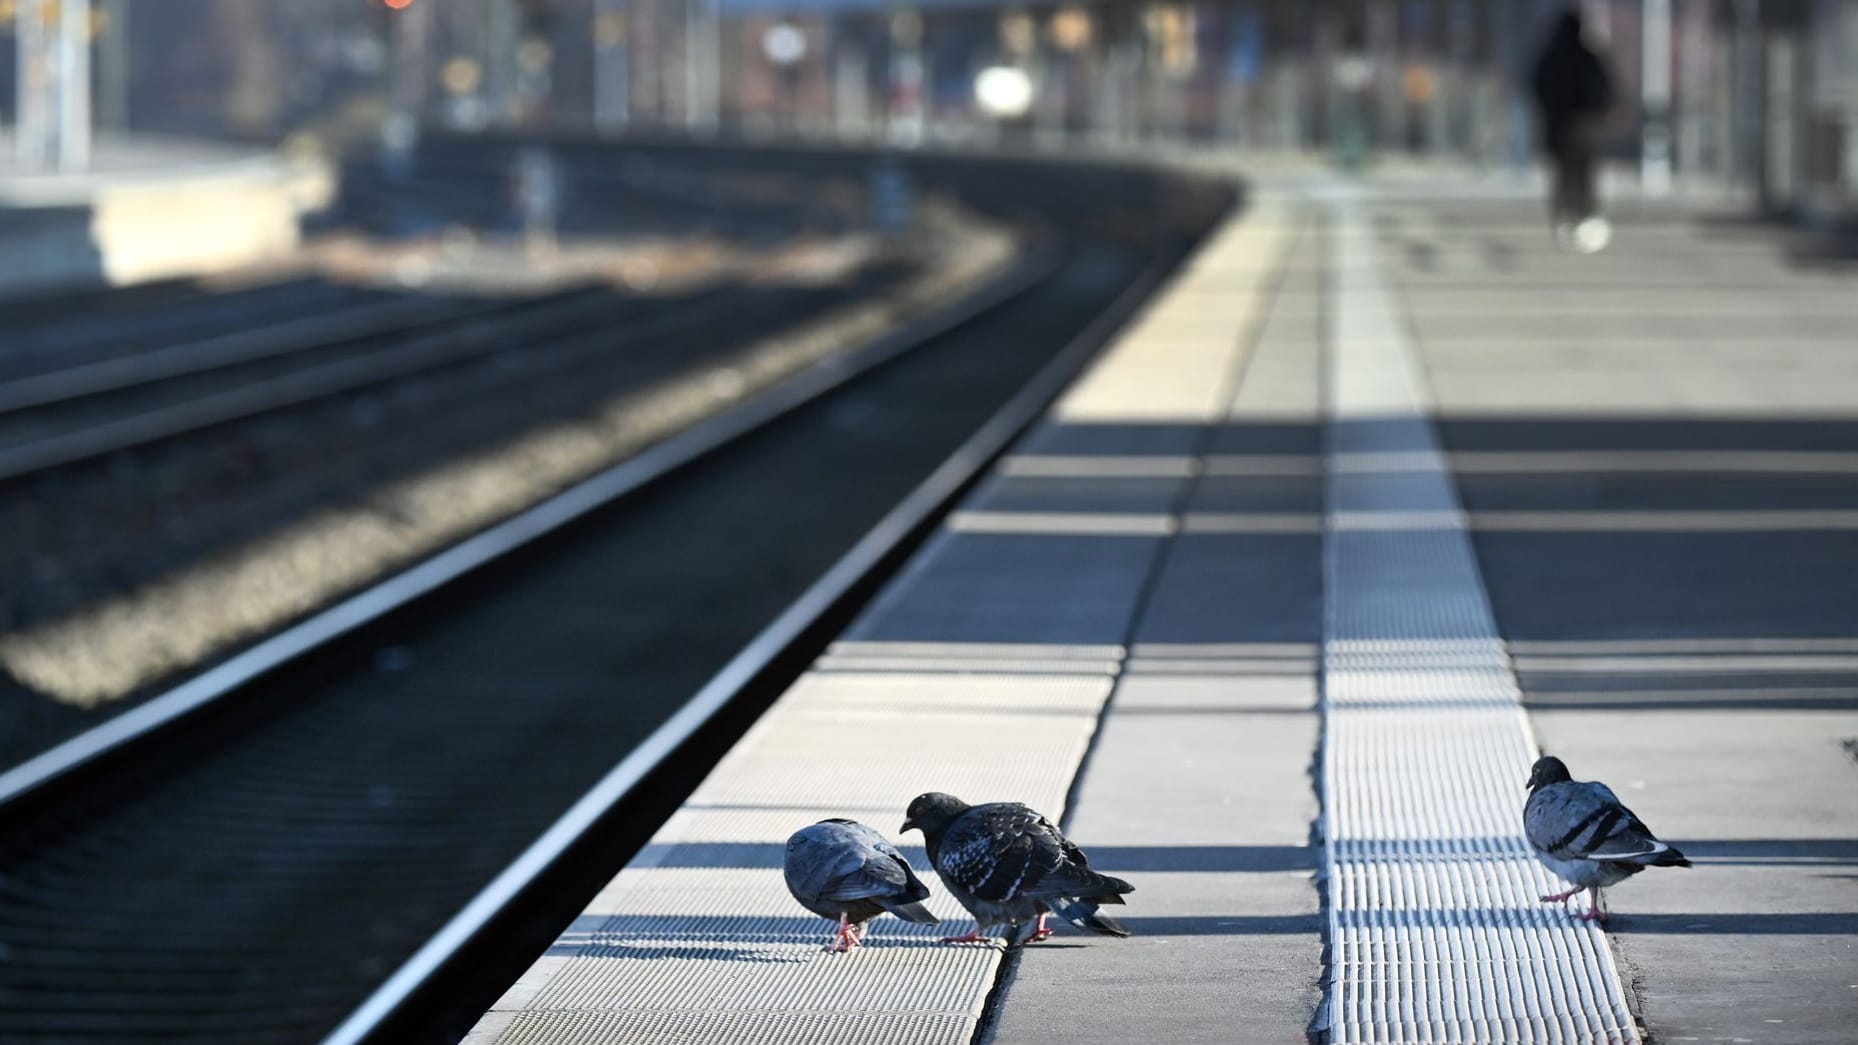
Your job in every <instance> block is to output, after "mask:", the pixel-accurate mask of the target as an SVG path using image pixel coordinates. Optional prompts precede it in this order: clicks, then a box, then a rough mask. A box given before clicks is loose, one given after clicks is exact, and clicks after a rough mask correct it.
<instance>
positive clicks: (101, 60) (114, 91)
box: [97, 0, 129, 130]
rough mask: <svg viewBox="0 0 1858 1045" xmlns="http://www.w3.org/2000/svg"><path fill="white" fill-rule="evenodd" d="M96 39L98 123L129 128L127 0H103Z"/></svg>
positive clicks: (123, 128) (105, 125) (122, 128)
mask: <svg viewBox="0 0 1858 1045" xmlns="http://www.w3.org/2000/svg"><path fill="white" fill-rule="evenodd" d="M102 10H103V32H102V34H101V35H100V36H99V37H98V39H97V123H98V124H99V125H101V126H104V127H111V128H115V129H117V130H127V129H128V128H129V0H103V7H102Z"/></svg>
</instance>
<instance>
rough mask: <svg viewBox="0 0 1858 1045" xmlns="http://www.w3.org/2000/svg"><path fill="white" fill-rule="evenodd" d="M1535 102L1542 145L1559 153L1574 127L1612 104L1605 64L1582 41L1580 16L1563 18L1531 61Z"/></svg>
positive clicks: (1568, 144) (1572, 140)
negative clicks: (1534, 60) (1544, 45)
mask: <svg viewBox="0 0 1858 1045" xmlns="http://www.w3.org/2000/svg"><path fill="white" fill-rule="evenodd" d="M1534 87H1535V100H1536V104H1537V105H1538V106H1539V107H1540V112H1541V115H1542V143H1543V145H1544V146H1546V147H1547V149H1548V151H1549V152H1551V153H1554V154H1557V155H1559V154H1560V153H1562V152H1564V151H1566V150H1567V149H1568V148H1570V147H1571V146H1573V145H1574V144H1576V143H1575V134H1576V128H1577V127H1578V126H1580V125H1581V124H1582V123H1583V122H1584V121H1588V122H1590V121H1591V120H1593V119H1597V118H1598V117H1600V116H1601V115H1602V114H1604V113H1605V112H1606V110H1607V109H1608V108H1610V107H1611V106H1612V104H1613V82H1612V77H1611V76H1609V75H1608V74H1607V71H1606V64H1605V63H1604V62H1602V61H1600V56H1599V55H1597V54H1595V53H1594V52H1593V51H1592V50H1590V49H1589V48H1588V46H1587V42H1586V41H1585V40H1583V39H1582V38H1581V18H1580V15H1577V14H1572V13H1570V14H1565V15H1562V16H1561V20H1560V21H1559V22H1557V23H1556V25H1555V33H1554V35H1553V36H1552V37H1550V38H1549V41H1548V46H1546V47H1544V48H1543V49H1542V54H1541V57H1540V58H1538V59H1537V60H1536V63H1535V80H1534Z"/></svg>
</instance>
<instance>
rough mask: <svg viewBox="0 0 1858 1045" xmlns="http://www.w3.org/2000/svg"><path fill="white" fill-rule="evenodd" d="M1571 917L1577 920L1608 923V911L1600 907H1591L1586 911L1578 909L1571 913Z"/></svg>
mask: <svg viewBox="0 0 1858 1045" xmlns="http://www.w3.org/2000/svg"><path fill="white" fill-rule="evenodd" d="M1570 917H1572V918H1573V919H1574V920H1575V921H1577V922H1599V923H1600V924H1602V925H1605V924H1606V912H1605V911H1602V910H1601V909H1600V908H1598V907H1594V908H1590V909H1588V910H1585V911H1576V912H1574V913H1573V914H1572V915H1570Z"/></svg>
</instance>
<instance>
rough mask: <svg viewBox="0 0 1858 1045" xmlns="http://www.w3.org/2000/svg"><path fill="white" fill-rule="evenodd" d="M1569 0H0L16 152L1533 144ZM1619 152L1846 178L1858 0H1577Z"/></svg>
mask: <svg viewBox="0 0 1858 1045" xmlns="http://www.w3.org/2000/svg"><path fill="white" fill-rule="evenodd" d="M1561 6H1562V5H1561V4H1559V3H1558V2H1555V0H1336V2H1329V3H1307V2H1302V0H1223V2H1200V3H1194V2H1181V3H1125V2H1114V0H1104V2H1095V3H1061V4H1020V3H987V2H968V0H936V2H929V3H921V4H907V3H894V2H886V0H814V2H792V0H789V2H781V0H447V2H445V3H436V2H431V0H352V2H337V3H328V2H320V0H273V2H268V3H263V4H247V3H240V2H238V0H170V2H165V3H163V4H161V5H159V7H158V8H157V7H154V6H152V5H147V4H142V5H136V4H132V3H130V2H128V0H36V2H23V0H9V2H7V3H5V4H4V5H0V33H5V34H9V35H10V37H11V39H10V40H8V41H6V45H5V46H4V48H3V49H0V119H4V121H5V122H6V123H8V124H11V125H13V127H14V128H15V130H14V143H13V151H14V152H15V153H16V155H17V157H18V162H20V163H21V164H23V165H26V166H32V165H35V164H53V165H57V166H61V167H63V168H65V169H71V168H81V167H83V166H84V165H85V163H86V157H87V155H88V145H87V144H86V139H87V130H86V129H87V128H88V127H90V126H92V125H94V126H95V127H96V128H97V129H98V131H99V133H103V134H109V133H111V132H116V131H131V132H149V133H164V134H192V135H205V136H209V137H214V138H233V139H240V140H255V141H274V140H278V139H281V138H286V137H290V136H293V135H308V136H312V137H321V138H328V137H331V136H337V137H339V136H341V135H344V134H357V133H364V129H365V128H370V127H377V126H381V125H382V123H383V121H384V122H385V123H386V125H387V127H388V132H387V133H389V134H390V135H392V134H396V133H399V134H404V133H405V130H404V128H405V127H406V126H407V125H409V124H411V123H414V122H428V121H429V122H431V123H433V124H435V125H438V126H444V127H449V128H455V129H460V130H476V129H484V128H498V129H530V130H541V129H556V130H561V129H575V130H585V129H599V130H607V131H616V130H620V129H641V128H664V129H675V130H678V131H683V132H690V133H696V134H709V133H741V134H749V135H791V136H802V137H809V138H831V139H838V140H844V141H857V142H872V141H882V142H890V143H894V144H898V145H904V146H908V145H911V144H917V143H924V144H938V145H950V144H964V143H965V144H989V143H998V142H1001V141H1009V142H1014V143H1018V144H1023V145H1025V146H1027V147H1032V148H1042V149H1065V148H1078V147H1092V148H1107V149H1118V148H1122V149H1127V148H1132V147H1140V146H1144V145H1149V144H1154V143H1164V144H1167V145H1179V146H1196V147H1203V148H1211V149H1239V150H1252V151H1333V152H1335V153H1337V154H1338V155H1339V156H1341V157H1343V158H1344V159H1345V160H1348V161H1351V162H1352V161H1354V160H1355V159H1356V158H1357V154H1359V156H1360V157H1366V156H1370V155H1400V156H1407V157H1416V158H1425V159H1451V160H1467V161H1471V162H1474V163H1478V164H1484V165H1490V166H1506V165H1507V166H1514V167H1520V166H1522V165H1524V164H1526V163H1527V162H1529V157H1530V153H1531V148H1532V139H1531V129H1530V126H1529V120H1530V117H1529V113H1528V106H1527V104H1526V102H1525V99H1524V87H1525V84H1524V80H1525V79H1526V73H1525V72H1524V70H1525V69H1526V67H1527V64H1528V62H1529V59H1530V55H1531V54H1532V52H1533V49H1534V48H1535V47H1537V46H1538V44H1539V41H1540V38H1541V36H1542V33H1543V32H1544V26H1545V22H1546V19H1547V18H1548V17H1549V16H1550V15H1552V14H1553V13H1555V12H1557V11H1559V10H1560V8H1561ZM1583 6H1584V7H1585V9H1586V12H1587V14H1588V16H1589V25H1590V30H1591V31H1592V32H1593V34H1594V35H1595V36H1596V38H1597V41H1598V42H1599V43H1601V44H1602V45H1603V46H1604V47H1605V48H1606V49H1607V51H1608V52H1609V54H1610V56H1611V60H1612V62H1613V65H1614V69H1615V72H1616V75H1617V76H1618V78H1619V80H1620V86H1621V91H1620V93H1621V95H1622V96H1623V98H1624V100H1625V102H1626V104H1624V105H1622V106H1621V107H1620V108H1619V109H1618V110H1617V111H1616V113H1615V117H1614V119H1615V126H1614V130H1615V132H1616V133H1614V134H1613V135H1612V138H1611V141H1612V143H1613V151H1614V152H1615V154H1616V155H1617V157H1618V158H1619V159H1622V160H1629V161H1632V162H1635V163H1639V164H1642V166H1643V172H1644V176H1645V177H1646V178H1648V179H1651V180H1652V181H1653V182H1654V183H1655V182H1657V181H1658V180H1660V179H1668V178H1675V179H1685V178H1713V179H1723V180H1733V181H1735V182H1737V183H1738V184H1742V185H1745V186H1748V187H1750V188H1751V189H1754V190H1756V191H1758V192H1759V194H1760V198H1761V200H1762V201H1763V202H1764V204H1765V205H1766V206H1768V207H1769V208H1772V209H1789V208H1797V209H1799V210H1800V211H1801V212H1802V213H1806V214H1815V215H1824V214H1828V213H1832V212H1836V211H1838V210H1840V209H1847V208H1850V207H1851V206H1852V205H1853V202H1854V200H1855V199H1858V8H1855V7H1854V5H1852V4H1850V3H1847V2H1844V0H1587V2H1586V3H1585V4H1584V5H1583Z"/></svg>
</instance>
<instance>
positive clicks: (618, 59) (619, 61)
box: [594, 0, 631, 131]
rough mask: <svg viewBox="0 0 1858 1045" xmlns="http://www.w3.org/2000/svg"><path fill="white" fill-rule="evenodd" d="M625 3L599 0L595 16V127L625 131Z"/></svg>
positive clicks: (626, 106) (620, 0) (629, 113)
mask: <svg viewBox="0 0 1858 1045" xmlns="http://www.w3.org/2000/svg"><path fill="white" fill-rule="evenodd" d="M630 28H631V27H630V26H628V25H627V24H626V0H599V4H598V7H597V8H596V10H595V12H594V124H595V126H597V127H599V128H600V129H601V130H603V131H619V130H624V129H625V126H626V119H627V117H628V116H630V115H631V112H630V99H628V98H627V92H626V88H627V87H628V86H629V84H628V82H627V77H628V75H629V70H628V69H627V68H626V47H627V35H628V34H627V30H628V29H630Z"/></svg>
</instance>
